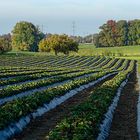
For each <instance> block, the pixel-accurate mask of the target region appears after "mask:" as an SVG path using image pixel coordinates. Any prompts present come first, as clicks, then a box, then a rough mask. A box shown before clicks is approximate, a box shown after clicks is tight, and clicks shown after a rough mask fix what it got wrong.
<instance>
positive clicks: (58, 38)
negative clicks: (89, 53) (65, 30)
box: [39, 34, 79, 55]
mask: <svg viewBox="0 0 140 140" xmlns="http://www.w3.org/2000/svg"><path fill="white" fill-rule="evenodd" d="M78 45H79V44H78V43H77V42H75V41H74V40H73V39H71V38H70V37H68V36H67V35H65V34H63V35H57V34H55V35H51V36H48V37H47V38H46V39H43V40H41V41H40V43H39V51H40V52H50V51H54V52H55V55H57V54H58V53H60V52H61V53H64V54H66V55H68V54H69V52H70V51H74V52H78Z"/></svg>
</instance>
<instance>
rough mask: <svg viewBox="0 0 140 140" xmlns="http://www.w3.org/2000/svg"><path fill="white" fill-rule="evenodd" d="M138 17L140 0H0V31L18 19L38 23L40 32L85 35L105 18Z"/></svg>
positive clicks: (102, 22)
mask: <svg viewBox="0 0 140 140" xmlns="http://www.w3.org/2000/svg"><path fill="white" fill-rule="evenodd" d="M109 19H113V20H121V19H126V20H133V19H140V0H0V34H6V33H10V32H11V31H12V29H13V27H14V26H15V24H16V23H17V22H19V21H29V22H32V23H33V24H34V25H39V26H40V29H41V30H42V31H43V32H44V33H46V32H47V33H58V34H62V33H65V34H69V35H72V34H73V22H75V28H74V30H75V35H81V36H85V35H88V34H93V33H97V32H99V27H100V26H101V25H102V24H104V23H105V22H106V21H107V20H109Z"/></svg>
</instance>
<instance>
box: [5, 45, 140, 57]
mask: <svg viewBox="0 0 140 140" xmlns="http://www.w3.org/2000/svg"><path fill="white" fill-rule="evenodd" d="M7 54H8V55H13V56H15V55H16V54H18V55H20V56H24V55H25V56H26V55H35V56H36V55H37V56H45V55H54V52H51V53H46V52H37V53H34V52H18V53H17V52H16V51H11V52H9V53H7ZM59 55H64V54H62V53H60V54H59ZM69 55H79V56H98V55H103V56H110V57H118V58H125V59H133V60H140V46H123V47H110V48H96V47H95V46H94V45H92V44H81V45H80V46H79V52H78V53H75V52H71V53H70V54H69Z"/></svg>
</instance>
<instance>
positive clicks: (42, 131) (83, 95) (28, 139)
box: [13, 76, 114, 140]
mask: <svg viewBox="0 0 140 140" xmlns="http://www.w3.org/2000/svg"><path fill="white" fill-rule="evenodd" d="M113 77H114V76H111V77H109V78H107V79H106V80H109V79H111V78H113ZM104 81H105V80H104ZM104 81H102V82H101V83H100V84H102V83H103V82H104ZM100 84H96V86H93V87H90V88H88V89H87V90H83V91H82V92H80V93H78V94H77V95H75V96H73V97H72V98H70V99H68V100H67V101H65V102H64V103H62V104H61V105H59V106H58V107H56V108H55V109H53V110H51V111H49V112H48V113H46V114H44V115H43V116H42V117H39V118H37V119H35V120H33V121H32V122H31V123H30V124H29V126H28V127H27V128H26V129H25V130H24V131H23V133H22V134H20V135H19V136H16V137H15V138H14V139H13V140H43V139H44V138H45V136H47V134H48V133H49V131H50V130H52V129H53V128H54V127H55V126H56V125H57V123H58V122H60V121H61V120H62V119H63V118H64V116H66V114H67V116H69V114H70V108H71V107H73V106H75V105H78V104H80V103H81V102H83V101H85V100H86V99H87V98H88V97H89V95H90V92H91V91H93V90H94V89H95V88H96V87H97V86H99V85H100Z"/></svg>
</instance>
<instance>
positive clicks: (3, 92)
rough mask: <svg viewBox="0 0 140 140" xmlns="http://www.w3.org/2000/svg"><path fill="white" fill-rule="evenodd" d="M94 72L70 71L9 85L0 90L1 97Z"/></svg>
mask: <svg viewBox="0 0 140 140" xmlns="http://www.w3.org/2000/svg"><path fill="white" fill-rule="evenodd" d="M92 73H94V72H93V71H84V72H77V73H73V74H71V73H70V74H64V75H60V76H57V77H52V78H48V79H42V80H39V81H37V82H29V83H25V84H20V85H11V86H10V85H9V86H7V87H5V88H3V89H1V90H0V92H1V94H0V98H4V97H7V96H13V95H16V94H19V93H21V92H24V91H28V90H33V89H36V88H41V87H45V86H48V85H52V84H54V83H58V82H62V81H65V80H72V79H73V78H76V77H79V76H82V75H86V74H92Z"/></svg>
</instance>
